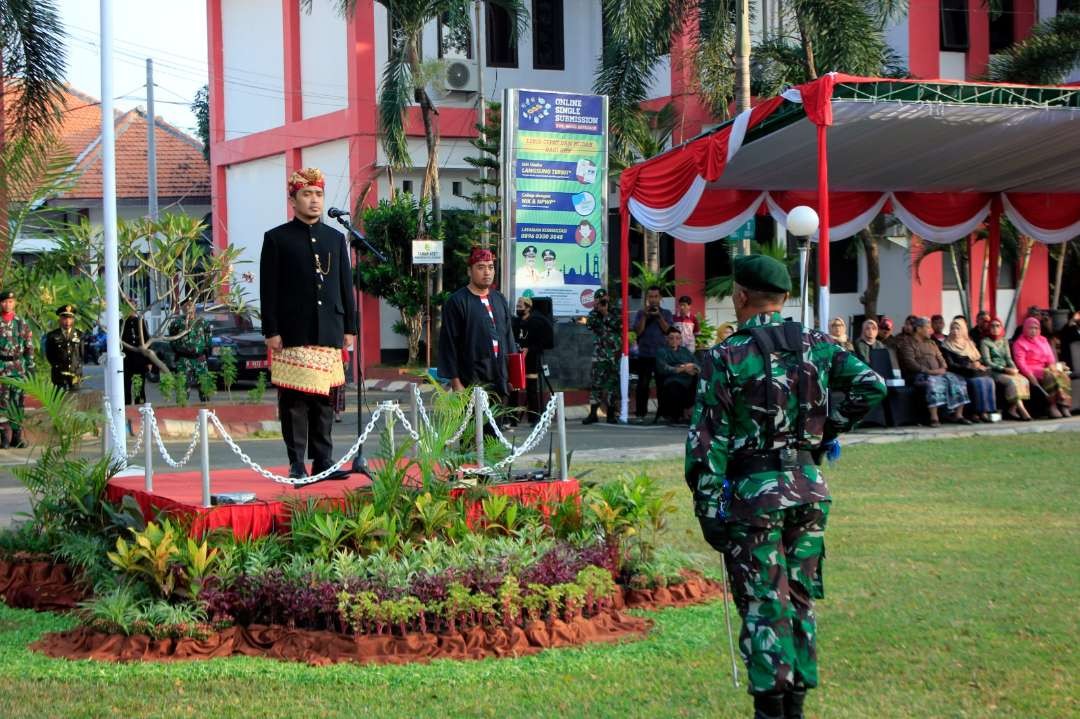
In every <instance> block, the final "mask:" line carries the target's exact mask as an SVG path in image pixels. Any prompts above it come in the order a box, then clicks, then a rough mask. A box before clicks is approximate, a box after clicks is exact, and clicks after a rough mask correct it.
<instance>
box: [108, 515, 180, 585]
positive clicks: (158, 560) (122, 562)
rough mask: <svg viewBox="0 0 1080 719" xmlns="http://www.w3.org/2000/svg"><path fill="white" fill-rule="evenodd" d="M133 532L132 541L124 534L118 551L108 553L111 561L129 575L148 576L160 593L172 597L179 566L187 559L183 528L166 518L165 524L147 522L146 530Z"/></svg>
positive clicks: (163, 522)
mask: <svg viewBox="0 0 1080 719" xmlns="http://www.w3.org/2000/svg"><path fill="white" fill-rule="evenodd" d="M131 534H132V539H133V541H132V542H131V543H128V542H127V541H126V540H125V539H124V538H123V537H120V538H118V539H117V540H116V551H115V552H109V553H108V554H107V555H106V556H107V557H108V558H109V561H110V562H112V563H113V565H115V566H116V567H117V568H118V569H119V570H121V571H122V572H125V573H126V574H131V575H136V576H142V577H144V578H146V579H147V580H148V581H149V584H150V587H151V588H152V589H153V590H154V591H156V592H157V593H158V594H159V595H161V596H163V597H169V596H172V594H173V593H174V592H175V591H176V582H177V574H178V572H177V571H176V569H177V568H178V566H180V565H181V564H182V563H183V561H184V558H183V550H182V549H181V544H180V541H181V533H180V531H179V529H178V528H177V527H176V525H175V524H173V523H172V522H171V521H170V520H168V519H166V520H163V521H162V522H161V524H158V523H157V522H147V523H146V529H144V530H143V531H141V532H139V531H136V530H134V529H132V530H131Z"/></svg>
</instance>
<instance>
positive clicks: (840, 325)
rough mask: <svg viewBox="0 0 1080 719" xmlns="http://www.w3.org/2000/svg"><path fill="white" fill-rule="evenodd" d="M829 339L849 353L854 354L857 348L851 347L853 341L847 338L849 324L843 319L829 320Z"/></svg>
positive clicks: (834, 318)
mask: <svg viewBox="0 0 1080 719" xmlns="http://www.w3.org/2000/svg"><path fill="white" fill-rule="evenodd" d="M829 337H831V338H832V340H833V342H835V343H836V344H838V345H840V346H841V347H843V348H844V349H846V350H847V351H848V352H853V351H854V350H855V348H854V347H853V346H852V345H851V340H849V339H848V336H847V322H844V318H843V317H833V318H832V319H831V320H829Z"/></svg>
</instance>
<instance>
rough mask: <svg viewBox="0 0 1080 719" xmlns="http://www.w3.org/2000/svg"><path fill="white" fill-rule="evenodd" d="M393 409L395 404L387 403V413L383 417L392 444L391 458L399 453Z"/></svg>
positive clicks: (387, 435)
mask: <svg viewBox="0 0 1080 719" xmlns="http://www.w3.org/2000/svg"><path fill="white" fill-rule="evenodd" d="M393 407H394V403H393V402H387V403H386V412H384V414H385V416H384V417H383V422H385V423H386V437H387V441H389V442H390V456H393V454H394V452H396V451H397V443H396V442H394V412H393Z"/></svg>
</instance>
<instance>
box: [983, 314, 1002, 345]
mask: <svg viewBox="0 0 1080 719" xmlns="http://www.w3.org/2000/svg"><path fill="white" fill-rule="evenodd" d="M995 322H997V323H998V326H999V327H1000V328H1001V329H999V330H998V331H997V332H994V323H995ZM987 327H989V329H990V339H992V340H995V341H997V340H1000V339H1002V338H1003V337H1005V323H1004V322H1002V321H1001V318H1000V317H991V318H990V322H988V323H987Z"/></svg>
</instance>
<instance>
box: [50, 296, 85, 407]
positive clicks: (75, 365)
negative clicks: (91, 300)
mask: <svg viewBox="0 0 1080 719" xmlns="http://www.w3.org/2000/svg"><path fill="white" fill-rule="evenodd" d="M56 316H57V317H59V318H60V320H59V321H60V326H59V327H57V328H56V329H54V330H53V331H51V332H49V334H47V335H45V359H47V360H48V361H49V364H50V365H51V366H52V383H53V384H54V385H56V386H57V387H59V388H60V389H63V390H67V391H68V392H72V391H74V390H77V389H79V383H80V382H82V341H83V338H82V334H81V333H80V332H79V331H78V330H77V329H75V306H74V305H63V306H62V307H60V309H58V310H56Z"/></svg>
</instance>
